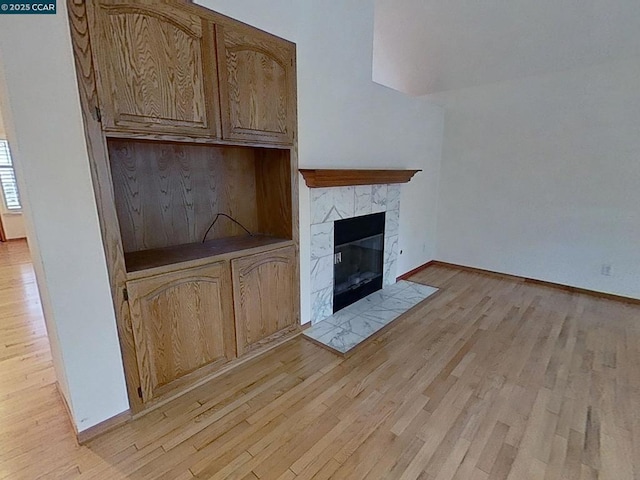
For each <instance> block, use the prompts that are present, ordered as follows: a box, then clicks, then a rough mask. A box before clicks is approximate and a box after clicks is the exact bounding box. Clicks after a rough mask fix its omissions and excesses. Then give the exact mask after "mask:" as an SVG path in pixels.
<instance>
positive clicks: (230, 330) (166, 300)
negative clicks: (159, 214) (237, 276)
mask: <svg viewBox="0 0 640 480" xmlns="http://www.w3.org/2000/svg"><path fill="white" fill-rule="evenodd" d="M229 278H230V273H229V263H228V262H218V263H214V264H211V265H206V266H203V267H196V268H191V269H187V270H181V271H177V272H171V273H165V274H160V275H155V276H152V277H147V278H142V279H139V280H132V281H129V282H127V290H128V295H129V308H130V311H131V324H132V329H133V336H134V341H135V348H136V354H137V361H138V369H139V372H140V390H139V393H140V394H141V396H142V401H143V402H148V401H149V400H151V399H153V398H155V397H157V396H158V395H160V394H162V393H164V392H165V391H169V390H171V389H172V388H176V387H179V382H180V379H181V378H182V377H185V376H186V375H188V374H190V373H192V372H195V371H196V370H198V369H200V368H201V367H204V366H210V367H215V366H216V365H218V364H220V363H226V362H228V361H229V360H231V359H233V358H234V357H235V352H236V341H235V329H234V321H233V305H232V293H231V285H230V282H229ZM203 370H204V369H203ZM206 370H207V371H208V370H209V369H206ZM202 373H206V372H202Z"/></svg>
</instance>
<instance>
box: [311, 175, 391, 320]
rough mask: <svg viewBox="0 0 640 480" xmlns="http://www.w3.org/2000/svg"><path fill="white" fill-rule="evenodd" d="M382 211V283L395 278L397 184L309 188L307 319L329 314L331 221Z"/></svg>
mask: <svg viewBox="0 0 640 480" xmlns="http://www.w3.org/2000/svg"><path fill="white" fill-rule="evenodd" d="M378 212H386V215H385V234H384V237H385V238H384V275H383V284H384V285H391V284H393V283H395V281H396V278H395V276H396V263H397V259H398V225H399V221H400V185H399V184H393V185H364V186H352V187H329V188H312V189H311V323H312V324H316V323H317V322H320V321H322V320H324V319H325V318H327V317H330V316H331V315H332V314H333V253H334V237H333V222H334V221H336V220H341V219H345V218H352V217H359V216H362V215H369V214H371V213H378Z"/></svg>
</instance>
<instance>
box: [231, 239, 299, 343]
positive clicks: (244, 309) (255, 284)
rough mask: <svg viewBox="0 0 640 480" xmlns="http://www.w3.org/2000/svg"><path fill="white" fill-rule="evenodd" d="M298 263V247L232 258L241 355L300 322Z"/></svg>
mask: <svg viewBox="0 0 640 480" xmlns="http://www.w3.org/2000/svg"><path fill="white" fill-rule="evenodd" d="M295 262H296V254H295V247H285V248H280V249H277V250H272V251H269V252H265V253H260V254H257V255H250V256H247V257H242V258H238V259H235V260H232V262H231V272H232V277H233V292H234V295H233V302H234V307H235V314H236V341H237V350H238V356H240V355H242V354H243V353H246V352H248V351H250V350H251V349H252V348H254V347H255V346H256V345H258V344H259V342H260V341H261V340H263V339H265V338H267V337H269V336H271V335H273V334H275V333H277V332H279V331H281V330H283V329H285V328H287V327H291V326H294V325H297V323H298V309H297V299H296V289H295V288H294V286H295V283H294V282H295V279H294V275H295V271H296V269H295Z"/></svg>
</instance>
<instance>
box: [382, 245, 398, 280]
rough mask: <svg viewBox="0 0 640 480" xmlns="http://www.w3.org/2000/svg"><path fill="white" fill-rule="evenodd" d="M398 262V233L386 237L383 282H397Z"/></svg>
mask: <svg viewBox="0 0 640 480" xmlns="http://www.w3.org/2000/svg"><path fill="white" fill-rule="evenodd" d="M397 262H398V235H394V236H393V237H387V238H385V239H384V272H383V276H382V278H383V284H384V285H391V284H393V283H396V264H397Z"/></svg>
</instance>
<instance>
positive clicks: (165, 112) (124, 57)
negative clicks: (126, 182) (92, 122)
mask: <svg viewBox="0 0 640 480" xmlns="http://www.w3.org/2000/svg"><path fill="white" fill-rule="evenodd" d="M90 4H91V5H93V8H92V9H91V12H92V13H93V21H92V23H91V26H92V28H91V29H90V33H91V42H92V44H93V45H94V51H95V57H96V58H95V61H96V64H97V66H98V68H97V70H98V75H97V77H98V87H99V94H100V95H99V96H100V102H101V106H100V107H101V113H102V124H103V128H105V129H106V130H116V131H118V130H119V131H136V132H150V133H167V134H185V135H197V136H209V137H211V136H213V137H216V136H219V132H218V130H219V127H218V124H219V121H218V120H217V119H218V116H219V107H218V92H217V82H216V77H215V75H216V74H215V72H216V65H215V58H213V57H214V55H212V54H210V53H209V52H212V51H214V47H213V40H212V39H213V35H214V34H213V29H214V28H215V27H214V26H213V25H212V24H210V23H209V22H207V21H203V20H202V19H201V18H200V17H199V16H197V15H193V14H191V13H189V12H186V11H184V10H182V9H181V8H180V7H179V6H178V5H175V4H170V3H167V2H149V1H145V0H135V1H131V0H129V1H126V2H125V1H122V0H99V1H96V2H90ZM205 60H206V61H205ZM207 62H208V63H207Z"/></svg>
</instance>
